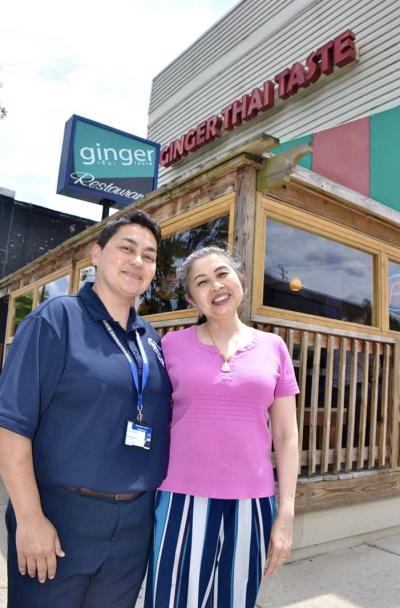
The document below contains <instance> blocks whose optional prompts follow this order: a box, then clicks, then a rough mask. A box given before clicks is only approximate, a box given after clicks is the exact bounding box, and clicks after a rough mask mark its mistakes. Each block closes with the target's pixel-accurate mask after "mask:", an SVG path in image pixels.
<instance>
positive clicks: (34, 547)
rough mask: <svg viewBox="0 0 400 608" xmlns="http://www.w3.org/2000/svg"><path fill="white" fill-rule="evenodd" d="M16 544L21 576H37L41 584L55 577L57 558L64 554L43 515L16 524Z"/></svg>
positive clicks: (52, 529)
mask: <svg viewBox="0 0 400 608" xmlns="http://www.w3.org/2000/svg"><path fill="white" fill-rule="evenodd" d="M16 544H17V554H18V568H19V571H20V573H21V574H26V573H28V574H29V576H31V577H34V576H36V575H37V577H38V579H39V582H41V583H44V582H45V581H46V578H49V579H53V578H54V577H55V574H56V569H57V557H64V556H65V553H64V551H63V550H62V548H61V543H60V539H59V538H58V535H57V530H56V529H55V527H54V526H53V524H52V523H50V521H49V520H48V519H47V518H46V517H45V516H44V515H43V514H41V515H37V516H34V517H32V516H31V517H30V518H29V520H22V521H21V520H19V521H18V522H17V532H16Z"/></svg>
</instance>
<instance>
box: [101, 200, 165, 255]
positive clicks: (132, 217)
mask: <svg viewBox="0 0 400 608" xmlns="http://www.w3.org/2000/svg"><path fill="white" fill-rule="evenodd" d="M129 224H139V226H143V227H144V228H147V229H148V230H150V232H151V233H152V234H153V235H154V238H155V239H156V241H157V245H158V244H159V243H160V241H161V230H160V226H159V225H158V224H157V222H156V221H155V220H153V218H152V217H150V215H148V213H145V212H144V211H140V209H137V210H135V211H131V213H129V214H128V215H121V217H118V218H116V219H115V220H111V221H110V222H108V223H107V224H106V225H105V226H104V228H103V230H102V231H101V232H100V236H99V238H98V239H97V244H98V245H100V247H101V248H102V249H103V248H104V247H105V246H106V245H107V243H108V241H109V240H110V239H111V238H112V237H113V236H114V234H116V232H118V230H119V229H120V228H121V227H122V226H127V225H129Z"/></svg>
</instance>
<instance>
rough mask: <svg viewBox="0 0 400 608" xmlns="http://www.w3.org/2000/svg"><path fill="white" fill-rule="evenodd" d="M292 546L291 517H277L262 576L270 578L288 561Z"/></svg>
mask: <svg viewBox="0 0 400 608" xmlns="http://www.w3.org/2000/svg"><path fill="white" fill-rule="evenodd" d="M292 544H293V516H292V515H278V517H277V519H276V520H275V523H274V525H273V526H272V530H271V540H270V543H269V551H268V562H267V566H266V567H265V569H264V576H272V575H273V574H275V572H277V571H278V570H279V568H280V567H281V566H282V564H283V563H284V562H285V561H286V560H287V559H288V557H289V555H290V552H291V550H292Z"/></svg>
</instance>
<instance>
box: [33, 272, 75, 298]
mask: <svg viewBox="0 0 400 608" xmlns="http://www.w3.org/2000/svg"><path fill="white" fill-rule="evenodd" d="M68 290H69V276H66V277H61V278H59V279H56V280H55V281H52V282H51V283H47V285H42V287H40V288H39V303H41V302H44V301H45V300H50V299H51V298H55V297H56V296H64V295H66V294H67V293H68Z"/></svg>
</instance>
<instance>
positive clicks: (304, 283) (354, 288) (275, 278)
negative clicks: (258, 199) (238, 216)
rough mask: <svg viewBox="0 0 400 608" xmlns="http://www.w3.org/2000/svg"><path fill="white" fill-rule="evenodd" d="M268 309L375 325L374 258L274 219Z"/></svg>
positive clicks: (266, 283)
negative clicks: (372, 316) (373, 301)
mask: <svg viewBox="0 0 400 608" xmlns="http://www.w3.org/2000/svg"><path fill="white" fill-rule="evenodd" d="M266 230H267V233H266V236H267V238H266V255H265V273H264V296H263V304H264V306H273V307H275V308H281V309H285V310H292V311H296V312H302V313H307V314H312V315H318V316H321V317H328V318H331V319H340V320H342V321H350V322H353V323H361V324H364V325H370V324H371V303H372V267H373V259H372V255H370V254H368V253H364V252H363V251H359V250H357V249H353V248H352V247H348V246H347V245H342V244H341V243H337V242H336V241H332V240H330V239H327V238H325V237H322V236H317V235H314V234H311V233H310V232H306V231H304V230H299V229H297V228H294V227H292V226H288V225H286V224H282V223H280V222H277V221H274V220H270V219H268V220H267V222H266Z"/></svg>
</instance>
